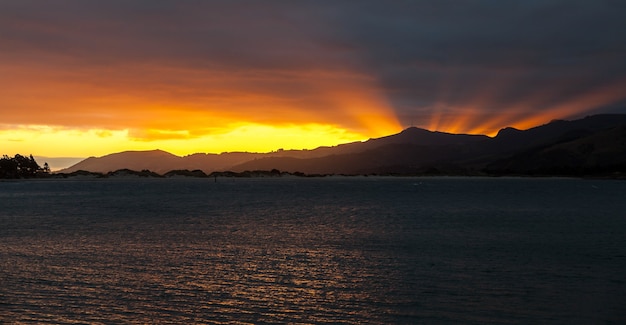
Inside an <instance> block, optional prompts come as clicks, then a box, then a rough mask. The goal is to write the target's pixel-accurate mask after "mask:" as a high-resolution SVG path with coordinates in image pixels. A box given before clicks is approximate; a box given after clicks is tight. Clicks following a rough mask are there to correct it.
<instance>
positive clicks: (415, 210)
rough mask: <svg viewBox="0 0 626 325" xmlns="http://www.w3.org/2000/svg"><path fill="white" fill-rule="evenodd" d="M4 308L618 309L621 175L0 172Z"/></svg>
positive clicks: (531, 317)
mask: <svg viewBox="0 0 626 325" xmlns="http://www.w3.org/2000/svg"><path fill="white" fill-rule="evenodd" d="M0 228H1V229H0V266H1V267H0V323H54V324H71V323H83V324H84V323H94V324H98V323H102V324H110V323H211V324H264V323H301V324H306V323H314V324H320V323H342V324H362V323H368V324H393V323H396V324H420V323H422V324H423V323H426V324H430V323H436V324H490V323H492V324H530V323H554V324H571V323H578V324H593V323H602V324H611V323H615V324H618V323H624V322H626V308H625V307H624V306H626V182H623V181H611V180H577V179H522V178H520V179H516V178H498V179H493V178H491V179H490V178H373V177H367V178H366V177H358V178H343V177H336V178H321V179H300V178H296V179H294V178H280V179H218V182H217V183H215V182H214V181H213V180H212V179H99V180H44V181H20V182H0Z"/></svg>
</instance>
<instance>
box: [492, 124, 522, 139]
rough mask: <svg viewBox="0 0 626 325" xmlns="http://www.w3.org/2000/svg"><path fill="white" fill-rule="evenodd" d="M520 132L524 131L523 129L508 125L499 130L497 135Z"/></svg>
mask: <svg viewBox="0 0 626 325" xmlns="http://www.w3.org/2000/svg"><path fill="white" fill-rule="evenodd" d="M520 132H522V131H521V130H519V129H516V128H514V127H510V126H508V127H505V128H504V129H500V131H498V134H497V135H496V137H499V136H507V135H511V134H517V133H520Z"/></svg>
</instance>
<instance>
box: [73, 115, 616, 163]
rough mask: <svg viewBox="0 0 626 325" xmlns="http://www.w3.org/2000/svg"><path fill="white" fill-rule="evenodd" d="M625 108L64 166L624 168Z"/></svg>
mask: <svg viewBox="0 0 626 325" xmlns="http://www.w3.org/2000/svg"><path fill="white" fill-rule="evenodd" d="M625 143H626V114H612V115H594V116H588V117H586V118H584V119H579V120H573V121H563V120H555V121H552V122H550V123H547V124H544V125H540V126H537V127H533V128H531V129H528V130H517V129H514V128H504V129H502V130H500V132H499V133H498V134H497V136H495V137H493V138H490V137H487V136H484V135H467V134H450V133H444V132H432V131H428V130H424V129H419V128H415V127H411V128H408V129H406V130H403V131H402V132H400V133H398V134H394V135H390V136H386V137H381V138H376V139H370V140H367V141H364V142H353V143H348V144H343V145H338V146H334V147H320V148H317V149H313V150H279V151H276V152H270V153H246V152H232V153H222V154H193V155H189V156H185V157H179V156H175V155H172V154H170V153H167V152H165V151H161V150H153V151H127V152H121V153H116V154H111V155H107V156H103V157H99V158H96V157H91V158H88V159H85V160H84V161H81V162H79V163H77V164H76V165H74V166H72V167H70V168H67V169H65V170H62V171H61V172H63V173H70V172H75V171H78V170H86V171H91V172H100V173H107V172H111V171H115V170H119V169H131V170H137V171H140V170H150V171H153V172H156V173H159V174H165V173H167V172H169V171H172V170H190V171H191V170H201V171H202V172H204V173H206V174H210V173H211V172H215V171H234V172H242V171H246V170H250V171H251V170H272V169H278V170H280V171H285V172H291V173H295V172H301V173H306V174H402V175H426V174H455V175H475V174H484V173H488V174H523V175H525V174H541V175H548V174H559V175H561V174H564V175H570V174H584V173H591V174H594V173H615V172H626V170H625V166H626V147H625Z"/></svg>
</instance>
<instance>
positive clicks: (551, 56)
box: [0, 0, 626, 157]
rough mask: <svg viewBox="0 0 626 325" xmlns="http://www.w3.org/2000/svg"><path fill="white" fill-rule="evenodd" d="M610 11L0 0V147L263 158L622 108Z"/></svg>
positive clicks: (624, 84)
mask: <svg viewBox="0 0 626 325" xmlns="http://www.w3.org/2000/svg"><path fill="white" fill-rule="evenodd" d="M555 8H558V9H559V10H556V9H555ZM551 12H559V13H567V14H566V15H565V14H563V15H560V14H559V15H552V14H550V13H551ZM619 17H622V16H621V15H620V10H619V8H613V7H611V5H610V4H604V3H602V4H595V3H592V2H589V3H587V4H578V5H571V4H569V2H567V1H563V2H560V1H557V3H555V4H553V5H552V7H550V6H548V7H546V5H545V4H543V3H542V2H539V1H527V2H524V3H520V4H517V5H516V7H515V9H514V10H512V9H511V8H510V4H505V3H502V4H498V5H494V4H492V3H488V2H480V1H479V2H475V3H464V4H459V5H455V6H449V5H445V4H439V3H431V4H427V3H420V2H415V3H411V2H407V3H401V2H398V3H384V4H383V3H382V2H376V1H369V0H363V1H361V2H359V3H358V4H356V3H320V2H293V3H292V2H275V1H271V0H268V1H266V2H263V3H262V4H261V3H258V2H252V1H237V2H231V1H219V0H218V1H214V2H211V3H209V2H202V1H200V2H194V1H189V2H178V1H167V0H165V1H158V2H156V1H148V0H137V1H134V2H132V3H126V2H82V1H68V2H63V3H53V2H50V1H41V0H29V1H15V2H2V3H0V116H1V117H0V148H1V150H0V154H9V155H13V154H16V153H20V154H33V155H36V156H52V157H60V156H65V157H67V156H74V157H87V156H102V155H105V154H109V153H113V152H119V151H125V150H151V149H162V150H166V151H169V152H172V153H174V154H178V155H187V154H192V153H196V152H216V153H217V152H224V151H254V152H268V151H272V150H277V149H279V148H284V149H303V148H309V149H311V148H315V147H318V146H328V145H336V144H340V143H345V142H351V141H362V140H366V139H368V138H374V137H380V136H386V135H390V134H393V133H397V132H400V131H401V130H402V129H403V128H406V127H408V126H417V127H422V128H426V129H429V130H437V131H444V132H453V133H473V134H487V135H491V136H493V135H495V134H496V133H497V131H498V130H499V129H501V128H504V127H507V126H512V127H517V128H520V129H526V128H530V127H533V126H536V125H540V124H544V123H547V122H549V121H550V120H552V119H568V118H578V117H583V116H585V115H587V114H596V113H624V112H626V111H625V107H626V92H625V91H624V89H626V63H625V62H626V61H624V60H623V58H624V55H626V53H625V51H626V50H625V49H624V48H623V46H622V45H623V40H624V38H625V37H626V35H624V33H625V31H626V25H625V23H624V22H623V19H616V18H619ZM528 21H533V24H532V25H529V24H528V23H527V22H528ZM574 35H575V37H574Z"/></svg>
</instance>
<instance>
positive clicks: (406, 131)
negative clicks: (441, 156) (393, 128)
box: [400, 126, 432, 134]
mask: <svg viewBox="0 0 626 325" xmlns="http://www.w3.org/2000/svg"><path fill="white" fill-rule="evenodd" d="M417 132H428V133H432V132H431V131H428V130H426V129H421V128H418V127H415V126H411V127H408V128H406V129H404V130H402V131H401V132H400V134H403V133H404V134H406V133H408V134H411V133H417Z"/></svg>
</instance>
